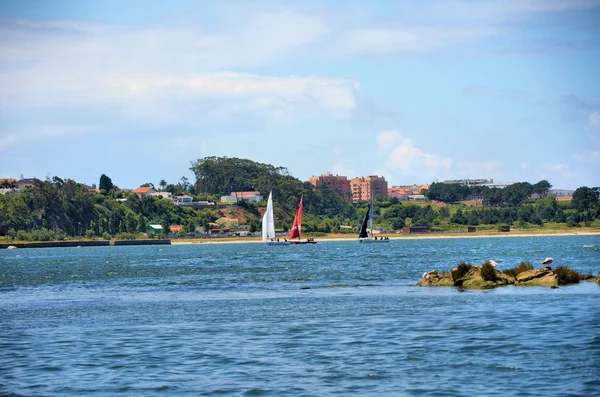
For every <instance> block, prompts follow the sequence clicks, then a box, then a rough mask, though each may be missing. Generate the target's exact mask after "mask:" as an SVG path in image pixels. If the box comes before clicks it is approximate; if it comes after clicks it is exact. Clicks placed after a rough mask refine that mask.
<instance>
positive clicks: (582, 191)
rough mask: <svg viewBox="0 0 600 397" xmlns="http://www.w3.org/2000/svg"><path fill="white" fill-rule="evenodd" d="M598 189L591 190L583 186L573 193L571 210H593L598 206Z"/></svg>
mask: <svg viewBox="0 0 600 397" xmlns="http://www.w3.org/2000/svg"><path fill="white" fill-rule="evenodd" d="M599 190H600V189H598V188H593V189H592V188H589V187H587V186H582V187H580V188H578V189H577V190H575V192H574V193H573V199H572V200H571V208H575V209H576V210H578V211H586V210H591V209H593V208H594V207H596V205H598V196H599V193H598V191H599Z"/></svg>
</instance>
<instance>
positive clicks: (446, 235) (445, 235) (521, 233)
mask: <svg viewBox="0 0 600 397" xmlns="http://www.w3.org/2000/svg"><path fill="white" fill-rule="evenodd" d="M574 235H579V236H589V235H598V236H600V230H597V229H588V228H586V229H580V230H578V231H573V232H565V231H562V230H561V231H531V230H513V231H510V232H475V233H466V232H457V233H452V232H442V233H414V234H391V235H385V236H387V237H389V239H390V240H402V239H451V238H493V237H499V238H508V237H527V236H540V237H544V236H545V237H549V236H574ZM356 239H357V237H356V236H354V235H346V234H341V235H340V234H331V235H328V236H323V237H315V240H317V242H320V243H321V242H330V241H355V240H356ZM262 242H263V241H262V240H261V239H260V237H213V238H198V239H172V240H171V244H172V245H178V244H231V243H236V244H238V243H244V244H246V243H247V244H252V243H262Z"/></svg>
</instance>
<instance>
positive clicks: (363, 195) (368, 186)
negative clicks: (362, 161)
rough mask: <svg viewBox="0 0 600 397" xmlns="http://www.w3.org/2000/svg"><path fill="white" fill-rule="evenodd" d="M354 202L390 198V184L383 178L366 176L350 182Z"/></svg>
mask: <svg viewBox="0 0 600 397" xmlns="http://www.w3.org/2000/svg"><path fill="white" fill-rule="evenodd" d="M350 189H352V201H353V202H355V203H356V202H357V201H368V200H371V197H379V198H385V197H387V196H388V184H387V182H386V180H385V178H384V177H383V176H376V175H370V176H364V177H360V178H352V179H351V180H350Z"/></svg>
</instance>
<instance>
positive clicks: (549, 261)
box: [542, 258, 552, 265]
mask: <svg viewBox="0 0 600 397" xmlns="http://www.w3.org/2000/svg"><path fill="white" fill-rule="evenodd" d="M551 263H552V258H546V259H544V260H543V262H542V265H549V264H551Z"/></svg>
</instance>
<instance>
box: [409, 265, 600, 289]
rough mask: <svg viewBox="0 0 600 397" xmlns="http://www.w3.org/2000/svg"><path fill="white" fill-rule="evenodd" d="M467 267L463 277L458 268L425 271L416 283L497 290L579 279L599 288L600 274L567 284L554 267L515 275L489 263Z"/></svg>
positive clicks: (556, 283) (418, 284) (429, 285)
mask: <svg viewBox="0 0 600 397" xmlns="http://www.w3.org/2000/svg"><path fill="white" fill-rule="evenodd" d="M463 266H464V265H463ZM466 268H468V270H465V271H466V273H464V274H457V273H459V272H458V270H459V269H458V267H456V268H454V269H452V271H450V272H438V271H437V270H432V271H429V272H426V273H424V274H423V278H422V280H420V281H419V282H418V283H417V286H420V287H431V286H441V287H462V288H494V287H499V286H505V285H520V286H538V287H551V288H557V287H558V286H559V285H566V284H574V283H578V282H579V279H581V280H585V281H594V282H596V283H598V285H600V273H599V274H598V276H596V277H592V276H588V277H583V276H581V277H580V278H579V279H577V280H574V279H571V280H566V281H565V280H564V278H562V275H561V274H557V273H558V272H557V271H556V272H555V270H552V268H551V267H542V268H540V269H531V270H526V271H523V272H521V273H519V274H517V275H516V276H512V275H510V274H506V273H503V272H501V271H499V270H496V269H494V268H493V266H491V265H488V267H487V269H486V264H484V265H483V266H471V265H466V266H465V267H464V268H463V269H466ZM569 271H571V270H569ZM571 272H572V271H571ZM574 273H575V272H574ZM575 274H577V273H575ZM578 276H579V275H578Z"/></svg>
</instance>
